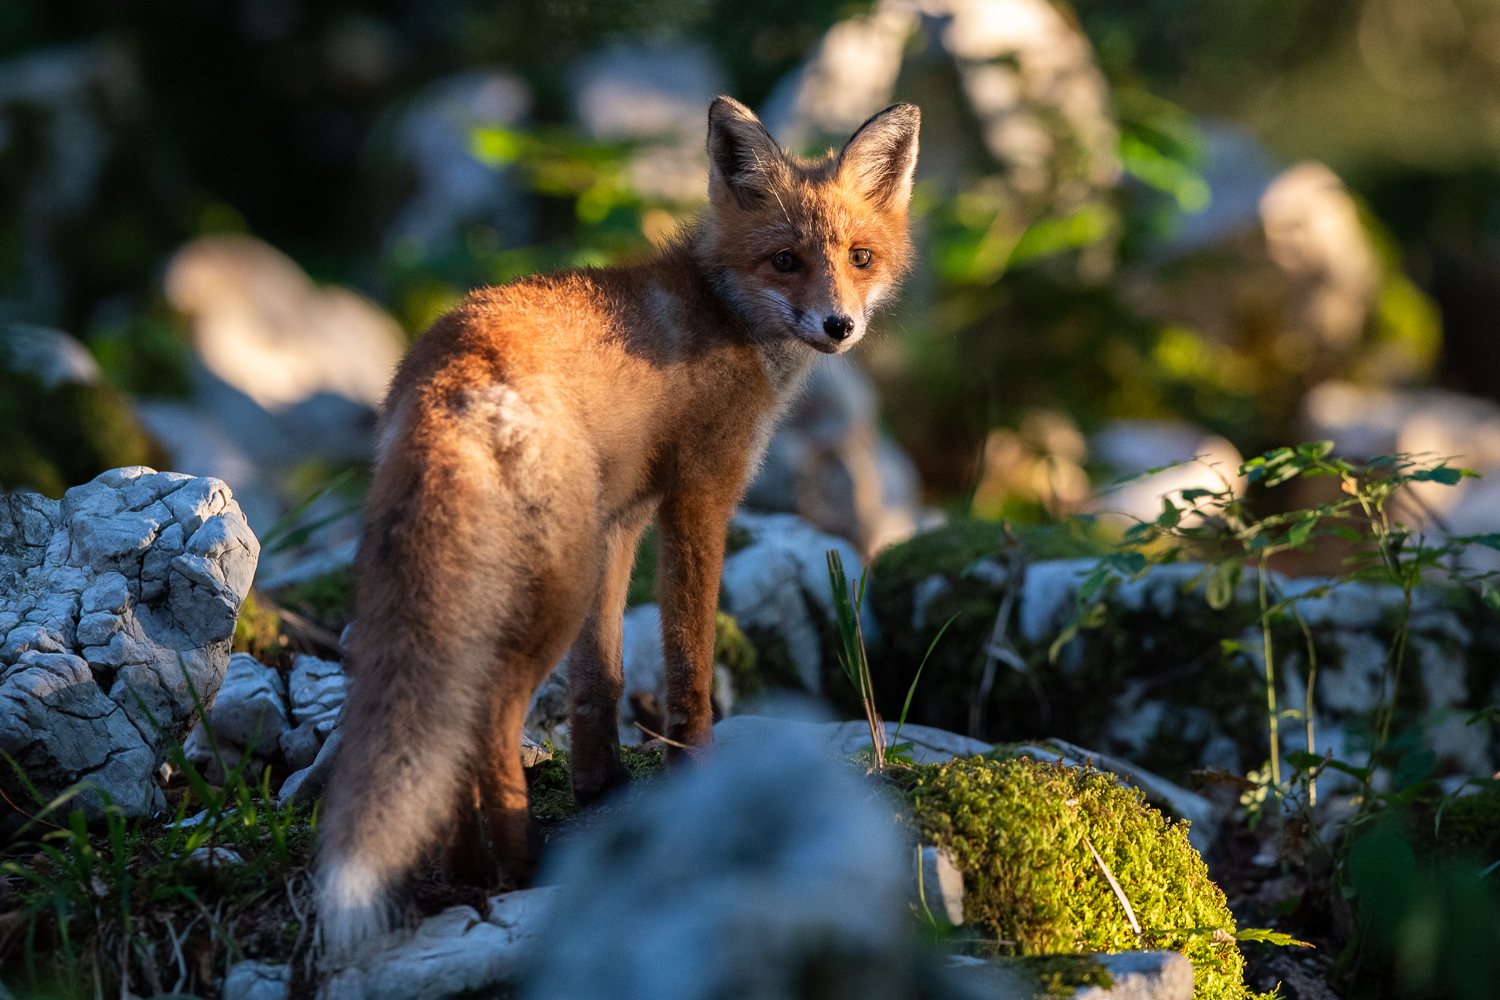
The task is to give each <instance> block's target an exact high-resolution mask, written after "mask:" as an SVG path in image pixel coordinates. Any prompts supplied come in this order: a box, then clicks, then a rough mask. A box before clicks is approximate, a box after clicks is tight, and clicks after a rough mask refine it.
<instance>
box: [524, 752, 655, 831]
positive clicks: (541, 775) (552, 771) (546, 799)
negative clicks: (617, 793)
mask: <svg viewBox="0 0 1500 1000" xmlns="http://www.w3.org/2000/svg"><path fill="white" fill-rule="evenodd" d="M548 747H549V748H550V749H552V756H551V757H550V758H549V759H547V760H544V761H541V762H540V763H538V764H537V765H536V766H535V767H529V768H527V769H526V785H527V788H528V790H529V791H530V793H531V815H532V816H534V817H536V818H537V819H545V820H559V819H567V818H569V817H570V816H576V815H577V814H578V801H577V800H576V799H574V798H573V780H572V775H571V770H570V767H569V763H568V751H566V750H558V749H555V748H552V747H551V744H548ZM620 762H621V763H622V764H624V765H625V770H627V771H629V772H630V780H631V781H650V780H651V779H652V778H655V777H656V776H657V775H659V774H661V773H662V772H663V771H664V770H666V761H665V760H664V759H663V758H662V754H661V751H660V750H642V749H641V748H640V747H633V746H628V745H626V746H621V747H620Z"/></svg>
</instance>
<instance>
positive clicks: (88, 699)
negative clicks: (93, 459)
mask: <svg viewBox="0 0 1500 1000" xmlns="http://www.w3.org/2000/svg"><path fill="white" fill-rule="evenodd" d="M259 553H260V543H259V542H258V541H256V538H255V535H254V534H253V533H252V532H251V531H250V529H249V526H248V525H247V524H246V523H245V519H244V517H243V515H242V514H241V513H240V509H239V506H238V505H237V504H236V503H235V502H234V499H233V497H231V496H230V493H229V488H228V487H227V486H225V485H224V483H222V482H220V481H219V480H217V479H195V478H192V477H190V476H185V475H182V474H180V473H175V472H157V471H155V470H154V469H149V468H146V467H144V466H134V467H130V468H122V469H112V470H110V471H108V472H105V473H103V474H101V475H99V476H98V477H96V478H95V479H94V480H92V481H91V482H88V483H85V484H83V485H82V486H75V487H74V488H72V489H70V490H68V492H67V494H66V495H65V496H64V498H63V499H62V500H61V501H60V502H59V501H53V500H49V499H47V498H45V497H42V496H39V495H36V494H13V495H6V496H3V497H0V670H3V677H4V680H3V681H0V687H3V689H4V691H5V697H7V698H9V699H13V700H15V701H16V703H17V704H25V705H27V706H28V707H27V709H26V711H16V712H10V713H6V714H5V716H4V717H0V744H3V745H5V746H7V747H11V748H14V749H13V750H10V751H8V752H12V753H13V755H15V756H17V757H18V758H19V759H23V760H25V761H27V762H28V763H27V764H26V765H25V766H26V768H27V774H28V776H29V777H30V779H31V780H32V781H33V782H34V783H36V784H37V786H38V787H39V788H40V789H42V790H43V791H44V792H49V793H52V794H55V793H57V792H59V791H61V790H62V789H63V788H65V787H67V786H68V785H69V784H71V783H72V782H73V781H76V780H78V779H79V778H80V777H84V776H88V777H90V778H91V779H92V780H94V781H96V783H100V784H101V787H105V784H106V783H107V788H106V790H109V791H110V795H111V796H112V797H114V798H116V799H117V800H118V801H119V804H120V805H122V806H124V807H125V808H127V809H130V810H138V809H141V808H145V807H149V806H150V805H151V804H152V803H151V802H150V801H148V800H150V798H151V797H150V796H144V798H143V793H140V790H141V789H142V788H144V787H146V784H145V783H146V782H147V781H148V780H149V776H150V774H151V772H152V771H154V770H155V769H156V767H157V766H158V765H159V764H160V763H161V761H162V760H163V759H164V758H165V754H166V748H167V746H168V745H169V744H170V742H171V741H173V740H176V739H180V738H181V737H182V736H183V734H184V733H185V732H186V731H187V729H188V727H189V725H190V724H191V723H192V721H193V717H194V714H195V711H196V709H195V706H194V692H196V695H197V697H198V699H199V700H200V701H201V702H202V704H204V705H205V706H206V705H211V704H212V703H213V699H214V696H215V695H216V694H217V692H218V689H219V684H220V682H221V681H222V680H223V677H224V672H225V669H226V667H227V666H228V663H229V641H230V637H231V636H232V635H233V632H234V623H235V619H236V617H237V616H238V614H239V608H240V605H241V603H242V602H243V601H244V598H245V594H246V593H247V592H248V591H249V589H250V582H251V579H252V578H253V577H254V574H255V566H256V560H257V558H258V556H259ZM31 653H37V654H68V655H69V656H71V657H73V658H76V659H77V660H78V661H79V662H82V663H83V664H84V665H85V667H84V670H83V672H82V673H80V672H78V670H77V664H76V663H72V661H71V660H69V661H68V662H69V664H70V665H69V666H68V667H67V668H66V670H65V671H64V672H65V673H67V674H68V676H69V677H71V678H73V680H71V681H69V682H68V683H67V685H66V686H67V687H69V688H76V689H77V691H76V692H75V693H72V694H69V695H68V699H67V701H68V706H69V707H63V704H62V702H60V701H58V700H57V699H58V697H60V695H57V694H56V693H55V691H54V689H55V688H56V687H57V685H58V684H60V683H62V682H60V681H46V682H45V683H43V681H42V680H41V677H42V675H41V674H39V673H38V672H37V671H39V670H40V671H43V672H51V673H52V674H53V675H54V676H61V675H59V674H56V671H59V670H63V669H64V668H62V667H60V666H58V664H59V663H61V662H62V661H42V662H43V663H45V664H48V665H47V666H42V665H40V664H39V663H38V662H37V661H36V660H35V659H34V658H32V659H26V658H27V656H28V654H31ZM23 660H24V661H25V662H24V663H23ZM37 684H41V686H42V687H43V688H47V689H48V690H49V691H53V692H54V693H52V694H48V695H47V696H46V697H40V696H35V695H34V691H35V690H37V688H36V685H37ZM91 691H92V692H94V693H98V694H99V696H100V697H102V698H103V699H104V700H106V701H109V702H111V703H113V705H114V706H115V707H116V709H118V712H119V713H120V714H119V721H121V722H123V723H124V724H125V725H128V726H129V727H130V728H131V729H132V730H133V731H134V735H133V736H129V735H127V734H126V733H125V731H124V729H122V728H120V727H119V726H118V725H116V724H115V723H113V722H111V723H109V724H108V725H107V726H105V728H104V729H102V730H98V732H100V733H107V736H103V735H101V736H100V737H99V739H100V740H103V741H104V742H103V743H100V744H99V745H100V746H103V747H104V749H102V750H101V751H99V753H95V754H94V755H93V756H90V757H88V758H87V759H88V760H91V761H93V763H91V764H84V759H85V758H81V757H79V756H78V755H77V754H76V753H75V752H74V749H75V748H72V747H70V746H68V745H67V744H66V742H65V741H64V740H62V739H61V738H60V737H58V736H57V735H56V734H59V733H64V732H73V731H74V723H73V722H71V721H69V719H68V718H64V716H67V715H68V713H69V712H72V711H73V710H74V709H73V707H71V706H73V705H74V701H73V699H74V698H77V699H81V700H80V701H78V704H89V705H93V706H94V707H93V708H90V709H88V712H89V713H91V714H89V715H88V716H87V717H88V718H90V719H93V720H103V719H106V718H109V719H114V718H115V717H116V716H115V712H114V711H110V712H107V713H106V712H104V711H102V707H103V706H102V704H99V703H97V699H96V698H95V697H94V694H93V693H90V692H91ZM37 712H41V713H43V714H42V715H41V716H38V715H36V714H35V713H37ZM99 725H104V723H102V722H100V723H99ZM99 754H102V756H100V755H99ZM95 758H97V759H95ZM106 758H107V759H108V760H109V761H110V764H109V766H108V767H104V760H105V759H106ZM127 762H128V763H127ZM138 765H139V770H138V772H137V766H138ZM101 767H103V770H99V768H101ZM127 769H128V770H129V771H130V773H131V774H132V775H137V776H136V777H132V778H130V779H129V780H125V779H124V778H123V777H121V776H122V775H123V774H124V772H125V770H127ZM106 775H114V776H116V777H111V778H108V779H106V777H105V776H106ZM116 792H118V793H119V795H116ZM83 802H84V803H85V805H86V806H88V807H90V808H96V807H97V802H98V799H97V798H96V797H95V798H90V797H88V796H85V798H84V799H83Z"/></svg>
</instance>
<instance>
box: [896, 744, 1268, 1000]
mask: <svg viewBox="0 0 1500 1000" xmlns="http://www.w3.org/2000/svg"><path fill="white" fill-rule="evenodd" d="M897 780H898V782H899V785H900V787H901V789H902V792H903V794H904V802H905V809H906V813H905V816H904V818H905V820H906V822H907V823H908V824H909V825H910V826H911V827H912V829H913V830H914V831H915V832H916V833H917V835H918V836H920V837H921V839H922V840H923V841H924V842H927V843H935V844H939V845H942V846H945V847H947V848H949V849H950V850H951V851H952V852H953V856H954V860H955V863H956V864H957V865H958V868H959V870H960V871H962V872H963V875H964V885H965V890H966V891H965V897H964V917H965V920H966V921H967V922H969V923H971V924H973V925H975V926H976V927H977V928H978V929H980V930H981V931H982V932H983V933H985V934H987V935H992V936H993V937H995V938H997V939H1000V940H1003V941H1009V942H1014V951H1015V953H1016V954H1018V955H1049V954H1058V953H1063V954H1076V953H1094V952H1105V951H1121V950H1128V949H1134V948H1141V947H1147V948H1173V949H1176V950H1178V951H1181V952H1183V953H1184V954H1185V955H1187V956H1188V958H1189V959H1191V960H1192V961H1193V965H1194V968H1195V982H1196V989H1195V993H1194V995H1195V996H1196V997H1197V998H1198V1000H1240V998H1244V997H1247V996H1249V995H1250V994H1249V993H1248V992H1247V990H1246V989H1245V986H1244V984H1243V971H1244V959H1243V958H1242V956H1241V955H1240V952H1239V948H1238V946H1237V945H1235V944H1234V943H1233V942H1223V943H1216V942H1215V941H1214V940H1213V937H1212V935H1211V934H1209V933H1205V932H1204V931H1205V929H1206V928H1221V929H1223V930H1225V931H1227V932H1229V933H1233V932H1234V930H1235V921H1234V916H1233V915H1232V914H1231V913H1230V912H1229V908H1228V906H1227V905H1226V903H1225V899H1224V894H1223V893H1222V892H1220V891H1219V888H1218V887H1217V886H1216V885H1214V883H1213V882H1212V881H1211V880H1210V879H1209V877H1208V868H1207V866H1206V865H1204V863H1203V859H1202V858H1201V857H1200V856H1199V855H1198V852H1197V851H1195V850H1194V849H1193V847H1192V845H1191V844H1189V843H1188V839H1187V832H1188V828H1187V824H1185V823H1170V822H1168V820H1167V819H1166V818H1165V817H1164V816H1162V814H1161V813H1159V812H1157V811H1156V810H1155V809H1153V808H1151V807H1150V806H1147V805H1146V804H1145V803H1144V802H1143V801H1142V800H1141V798H1140V793H1139V792H1138V791H1136V790H1135V789H1133V788H1125V787H1122V786H1120V785H1119V784H1117V783H1116V781H1115V780H1114V778H1113V777H1111V776H1110V775H1107V774H1101V773H1099V772H1096V771H1086V770H1084V769H1081V768H1070V767H1064V766H1061V765H1055V764H1039V763H1036V762H1035V761H1032V760H1030V759H1029V758H1025V757H1019V758H1014V759H1010V760H1004V761H990V760H984V759H983V758H970V759H966V760H954V761H949V762H947V763H944V764H932V765H925V766H919V767H916V768H912V769H911V770H910V771H909V772H906V773H905V776H904V777H901V778H898V779H897ZM1085 838H1087V839H1088V841H1090V842H1092V843H1093V845H1094V847H1095V848H1096V849H1097V850H1098V851H1099V853H1100V855H1101V856H1102V857H1103V858H1104V861H1105V863H1106V864H1107V865H1108V866H1109V869H1110V871H1111V872H1113V874H1114V875H1115V877H1116V879H1118V880H1119V882H1120V885H1121V888H1122V889H1123V891H1124V893H1125V896H1126V898H1127V899H1129V900H1130V904H1131V906H1132V908H1133V909H1134V912H1135V915H1136V917H1137V919H1138V920H1139V922H1140V925H1141V927H1142V928H1143V930H1144V933H1143V935H1142V936H1141V937H1140V938H1137V937H1136V935H1135V933H1134V932H1133V931H1132V930H1131V927H1130V924H1129V922H1128V921H1127V919H1126V916H1125V912H1124V909H1123V908H1122V907H1121V905H1120V902H1119V900H1118V898H1117V897H1116V896H1115V894H1114V892H1113V890H1112V889H1111V888H1110V885H1109V881H1108V879H1107V878H1106V877H1105V876H1104V874H1103V872H1101V871H1100V869H1099V865H1098V864H1097V863H1096V862H1095V860H1094V858H1093V856H1092V854H1091V853H1090V851H1089V848H1088V846H1087V845H1086V844H1085Z"/></svg>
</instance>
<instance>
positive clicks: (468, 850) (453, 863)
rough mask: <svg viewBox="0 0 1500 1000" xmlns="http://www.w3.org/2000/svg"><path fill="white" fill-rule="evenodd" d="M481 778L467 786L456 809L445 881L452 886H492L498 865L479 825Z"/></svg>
mask: <svg viewBox="0 0 1500 1000" xmlns="http://www.w3.org/2000/svg"><path fill="white" fill-rule="evenodd" d="M479 808H480V799H479V781H478V779H477V778H476V779H475V780H473V781H470V782H469V783H467V784H466V785H464V787H463V789H462V791H461V793H460V795H459V800H458V808H457V809H456V810H455V811H454V823H453V829H452V830H451V831H450V832H449V834H448V842H447V843H446V844H444V845H443V881H444V882H447V883H448V884H449V885H475V886H485V887H487V886H489V884H490V883H491V882H492V881H493V873H494V865H493V864H492V862H491V860H490V856H489V851H488V849H487V848H486V847H485V844H484V832H483V831H482V830H481V829H480V827H479Z"/></svg>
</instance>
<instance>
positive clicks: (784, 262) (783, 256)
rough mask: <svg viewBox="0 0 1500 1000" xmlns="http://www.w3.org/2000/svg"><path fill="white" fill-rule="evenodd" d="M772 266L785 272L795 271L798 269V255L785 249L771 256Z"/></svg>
mask: <svg viewBox="0 0 1500 1000" xmlns="http://www.w3.org/2000/svg"><path fill="white" fill-rule="evenodd" d="M771 266H772V267H774V268H776V270H778V271H780V272H782V273H783V274H785V273H786V272H787V271H795V270H797V255H796V254H793V253H790V252H788V251H786V250H783V251H781V252H780V253H778V254H777V255H776V256H774V257H772V258H771Z"/></svg>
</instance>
